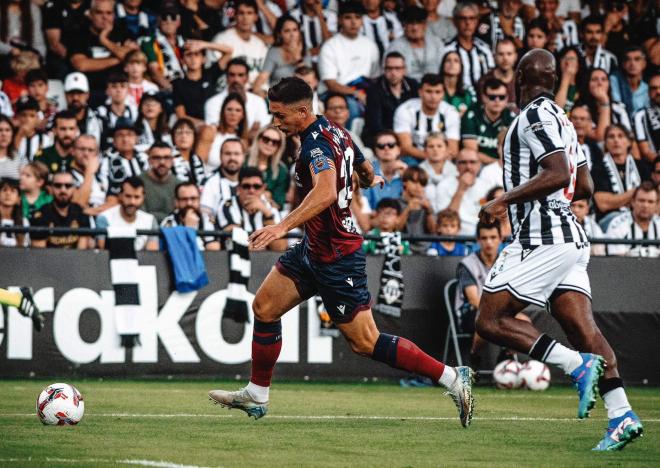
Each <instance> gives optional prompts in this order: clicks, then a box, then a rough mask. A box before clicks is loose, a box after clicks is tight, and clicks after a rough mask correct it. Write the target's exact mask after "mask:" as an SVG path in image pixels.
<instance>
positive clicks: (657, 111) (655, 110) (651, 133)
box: [633, 73, 660, 162]
mask: <svg viewBox="0 0 660 468" xmlns="http://www.w3.org/2000/svg"><path fill="white" fill-rule="evenodd" d="M649 101H650V103H649V105H648V106H646V107H645V108H644V109H640V110H638V111H637V112H636V113H635V115H634V116H633V126H634V128H635V139H636V140H637V144H638V145H639V152H640V153H641V154H642V156H643V157H644V158H645V159H646V160H647V161H649V162H653V161H654V160H655V159H656V158H657V157H658V155H660V73H656V74H655V75H654V76H653V77H651V79H650V80H649Z"/></svg>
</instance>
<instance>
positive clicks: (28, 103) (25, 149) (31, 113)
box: [14, 96, 52, 161]
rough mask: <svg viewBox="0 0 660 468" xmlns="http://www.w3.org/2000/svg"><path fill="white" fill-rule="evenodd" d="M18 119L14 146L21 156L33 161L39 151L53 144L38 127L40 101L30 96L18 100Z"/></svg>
mask: <svg viewBox="0 0 660 468" xmlns="http://www.w3.org/2000/svg"><path fill="white" fill-rule="evenodd" d="M16 121H17V124H18V128H17V131H16V136H15V138H14V147H15V148H16V149H17V151H18V156H19V157H21V158H23V159H25V160H27V161H32V160H33V159H34V155H35V154H36V153H37V152H39V151H40V150H42V149H43V148H44V147H46V146H50V145H51V144H52V142H51V141H50V137H49V136H48V134H47V133H43V132H41V131H40V130H39V129H38V127H39V124H40V119H39V103H38V102H37V101H36V100H35V99H33V98H31V97H30V96H23V97H22V98H20V99H19V100H18V101H16Z"/></svg>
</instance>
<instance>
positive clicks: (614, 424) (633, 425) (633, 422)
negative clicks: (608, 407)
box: [593, 410, 644, 452]
mask: <svg viewBox="0 0 660 468" xmlns="http://www.w3.org/2000/svg"><path fill="white" fill-rule="evenodd" d="M643 432H644V427H643V426H642V422H641V421H640V420H639V417H637V415H636V414H635V412H634V411H632V410H630V411H627V412H626V413H625V414H624V415H623V416H619V417H618V418H613V419H610V422H609V423H608V425H607V430H606V431H605V436H604V437H603V439H602V440H601V441H600V442H599V443H598V445H596V446H595V447H594V448H593V450H595V451H597V452H606V451H613V450H621V449H622V448H623V447H625V446H626V444H628V443H629V442H632V441H633V440H635V439H637V438H638V437H641V436H642V433H643Z"/></svg>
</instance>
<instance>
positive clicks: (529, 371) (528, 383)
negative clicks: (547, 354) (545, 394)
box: [520, 361, 550, 392]
mask: <svg viewBox="0 0 660 468" xmlns="http://www.w3.org/2000/svg"><path fill="white" fill-rule="evenodd" d="M520 379H521V380H522V383H523V385H524V386H525V387H526V388H528V389H530V390H535V391H539V392H540V391H543V390H545V389H546V388H548V387H549V386H550V369H548V366H546V365H545V364H543V363H542V362H540V361H527V362H525V363H523V365H522V367H521V368H520Z"/></svg>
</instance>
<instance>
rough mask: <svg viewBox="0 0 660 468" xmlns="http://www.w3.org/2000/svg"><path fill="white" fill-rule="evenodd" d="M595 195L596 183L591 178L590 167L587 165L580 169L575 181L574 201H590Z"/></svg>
mask: <svg viewBox="0 0 660 468" xmlns="http://www.w3.org/2000/svg"><path fill="white" fill-rule="evenodd" d="M593 194H594V181H593V179H592V178H591V173H590V172H589V167H588V166H587V165H586V164H583V165H582V166H580V167H578V169H577V176H576V181H575V192H574V193H573V201H575V200H588V199H590V198H591V197H592V195H593Z"/></svg>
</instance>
